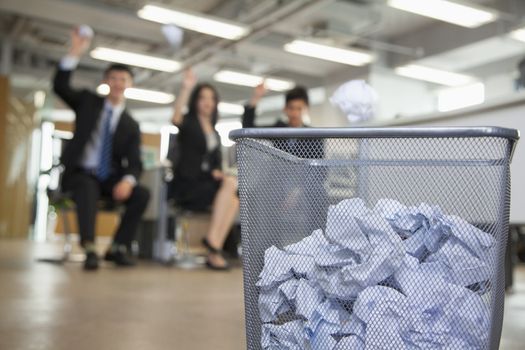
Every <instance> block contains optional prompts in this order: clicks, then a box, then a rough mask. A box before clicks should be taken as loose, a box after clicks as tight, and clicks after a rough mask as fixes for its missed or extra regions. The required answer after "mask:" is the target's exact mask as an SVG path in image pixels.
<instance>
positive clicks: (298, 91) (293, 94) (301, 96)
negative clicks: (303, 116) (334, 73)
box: [285, 86, 309, 106]
mask: <svg viewBox="0 0 525 350" xmlns="http://www.w3.org/2000/svg"><path fill="white" fill-rule="evenodd" d="M285 100H286V104H288V102H290V101H293V100H303V101H304V103H306V105H307V106H308V105H309V101H308V92H307V91H306V88H304V87H302V86H296V87H294V88H293V89H291V90H290V91H288V92H287V93H286V97H285Z"/></svg>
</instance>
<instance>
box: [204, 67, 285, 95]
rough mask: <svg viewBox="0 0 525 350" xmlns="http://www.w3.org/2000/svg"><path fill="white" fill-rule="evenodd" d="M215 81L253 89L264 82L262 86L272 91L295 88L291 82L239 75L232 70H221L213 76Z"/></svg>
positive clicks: (245, 74)
mask: <svg viewBox="0 0 525 350" xmlns="http://www.w3.org/2000/svg"><path fill="white" fill-rule="evenodd" d="M213 79H214V80H215V81H218V82H221V83H227V84H234V85H241V86H250V87H255V86H257V85H259V84H261V83H262V82H263V80H264V84H265V86H266V88H267V89H269V90H273V91H286V90H290V89H291V88H293V87H294V86H295V83H294V82H293V81H291V80H285V79H278V78H271V77H268V78H264V77H262V76H259V75H254V74H248V73H241V72H236V71H232V70H221V71H219V72H217V73H215V75H214V76H213Z"/></svg>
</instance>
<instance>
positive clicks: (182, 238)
mask: <svg viewBox="0 0 525 350" xmlns="http://www.w3.org/2000/svg"><path fill="white" fill-rule="evenodd" d="M175 227H176V228H177V229H176V233H177V234H176V236H175V239H176V242H177V246H178V247H177V253H178V254H177V255H176V256H175V265H176V266H177V267H180V268H182V269H195V268H198V267H202V266H203V264H204V263H205V261H206V260H205V258H203V257H199V256H197V255H195V254H192V253H191V251H190V233H189V232H190V231H189V222H188V218H187V217H186V215H184V214H182V215H179V216H178V217H177V223H176V225H175ZM179 248H180V249H179Z"/></svg>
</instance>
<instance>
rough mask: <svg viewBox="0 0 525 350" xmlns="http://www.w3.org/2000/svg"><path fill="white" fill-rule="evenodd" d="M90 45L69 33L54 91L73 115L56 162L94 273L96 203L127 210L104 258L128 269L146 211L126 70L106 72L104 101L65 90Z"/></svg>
mask: <svg viewBox="0 0 525 350" xmlns="http://www.w3.org/2000/svg"><path fill="white" fill-rule="evenodd" d="M90 42H91V39H90V38H89V37H83V36H81V35H80V34H79V33H78V30H75V31H73V33H72V35H71V48H70V50H69V54H68V55H67V56H66V57H64V58H63V59H62V61H61V62H60V65H59V67H58V69H57V71H56V74H55V77H54V81H53V88H54V91H55V92H56V94H57V95H58V96H60V97H61V98H62V100H64V102H65V103H66V104H67V105H68V106H69V107H70V108H71V109H73V111H74V112H75V115H76V118H75V133H74V136H73V139H72V140H71V141H70V142H69V143H68V144H67V146H66V148H65V149H64V151H63V154H62V158H61V162H62V164H63V165H64V167H65V172H64V176H63V182H62V187H63V188H64V190H65V191H70V192H71V193H72V194H73V200H74V202H75V204H76V208H77V217H78V226H79V230H80V239H81V241H80V244H81V246H82V247H83V248H84V250H85V252H86V260H85V262H84V269H86V270H96V269H97V268H98V256H97V254H96V252H95V219H96V215H97V200H98V199H99V198H100V197H101V196H104V197H110V198H112V199H113V200H115V201H117V202H122V203H123V204H124V205H125V206H126V210H125V212H124V214H123V215H122V219H121V222H120V226H119V227H118V229H117V232H116V233H115V235H114V238H113V243H112V245H111V248H110V249H109V250H108V251H107V253H106V255H105V258H106V260H109V261H113V262H114V263H115V264H116V265H119V266H130V265H133V264H134V263H133V260H132V259H131V258H130V255H129V252H128V247H129V246H130V244H131V241H132V240H133V238H134V236H135V232H136V229H137V225H138V224H139V221H140V219H141V216H142V214H143V213H144V210H145V209H146V205H147V203H148V199H149V192H148V191H147V189H145V188H144V187H142V186H139V185H138V184H137V181H138V179H139V177H140V174H141V171H142V163H141V160H140V130H139V126H138V124H137V122H136V121H135V120H133V119H132V117H131V116H130V115H129V113H128V111H127V110H126V109H125V98H124V90H125V89H126V88H128V87H130V86H131V85H132V82H133V74H132V72H131V70H130V69H129V67H127V66H124V65H119V64H113V65H110V66H109V67H108V68H107V69H106V71H105V72H104V83H105V84H107V85H108V86H109V90H110V91H109V94H108V95H107V96H106V98H104V97H100V96H98V95H96V94H95V93H93V92H91V91H88V90H76V89H73V88H72V87H71V86H70V79H71V74H72V72H73V70H74V69H75V68H76V66H77V64H78V61H79V59H80V57H81V55H82V54H84V53H85V51H86V50H87V49H88V48H89V45H90Z"/></svg>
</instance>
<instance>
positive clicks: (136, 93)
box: [97, 84, 175, 104]
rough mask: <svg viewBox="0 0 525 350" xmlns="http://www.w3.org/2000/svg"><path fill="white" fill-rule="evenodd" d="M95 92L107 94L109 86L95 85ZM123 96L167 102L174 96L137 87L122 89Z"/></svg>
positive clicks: (147, 100)
mask: <svg viewBox="0 0 525 350" xmlns="http://www.w3.org/2000/svg"><path fill="white" fill-rule="evenodd" d="M97 92H98V93H99V94H101V95H107V94H109V86H108V85H107V84H100V85H99V86H98V87H97ZM124 96H125V97H126V98H129V99H130V100H137V101H144V102H152V103H160V104H168V103H172V102H173V101H174V100H175V96H174V95H172V94H167V93H165V92H161V91H155V90H146V89H139V88H128V89H126V91H124Z"/></svg>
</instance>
